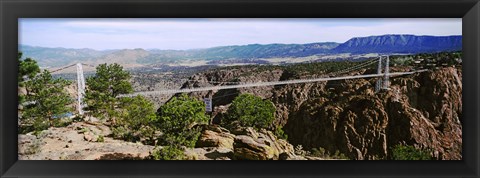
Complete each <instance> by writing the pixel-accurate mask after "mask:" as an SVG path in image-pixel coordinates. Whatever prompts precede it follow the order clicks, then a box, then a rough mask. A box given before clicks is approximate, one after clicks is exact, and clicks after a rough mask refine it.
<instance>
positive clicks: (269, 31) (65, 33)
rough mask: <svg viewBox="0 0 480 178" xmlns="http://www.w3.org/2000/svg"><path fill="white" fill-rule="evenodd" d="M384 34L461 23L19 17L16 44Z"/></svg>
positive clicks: (307, 39)
mask: <svg viewBox="0 0 480 178" xmlns="http://www.w3.org/2000/svg"><path fill="white" fill-rule="evenodd" d="M384 34H414V35H433V36H446V35H461V34H462V19H461V18H446V19H380V18H376V19H59V18H55V19H53V18H22V19H20V20H19V43H20V44H24V45H32V46H42V47H64V48H92V49H97V50H104V49H133V48H144V49H178V50H184V49H196V48H208V47H215V46H227V45H245V44H269V43H285V44H292V43H297V44H302V43H314V42H339V43H343V42H345V41H347V40H348V39H350V38H352V37H364V36H373V35H384Z"/></svg>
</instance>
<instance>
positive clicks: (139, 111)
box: [112, 96, 158, 144]
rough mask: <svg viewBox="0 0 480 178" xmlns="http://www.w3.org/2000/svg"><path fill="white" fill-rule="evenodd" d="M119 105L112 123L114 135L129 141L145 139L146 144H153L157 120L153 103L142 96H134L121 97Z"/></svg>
mask: <svg viewBox="0 0 480 178" xmlns="http://www.w3.org/2000/svg"><path fill="white" fill-rule="evenodd" d="M119 106H120V109H119V115H118V116H119V117H118V118H117V121H116V122H115V124H113V125H112V130H113V135H114V137H116V138H121V139H124V140H126V141H131V142H136V141H139V140H145V142H147V144H153V140H154V139H155V138H156V135H155V129H156V128H155V124H156V122H157V121H158V118H157V116H156V115H155V108H154V105H153V103H152V102H150V101H148V100H147V99H146V98H145V97H143V96H136V97H133V98H122V99H121V104H120V105H119Z"/></svg>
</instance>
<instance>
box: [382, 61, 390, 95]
mask: <svg viewBox="0 0 480 178" xmlns="http://www.w3.org/2000/svg"><path fill="white" fill-rule="evenodd" d="M389 66H390V57H389V56H387V57H386V58H385V72H384V73H383V74H384V75H383V89H384V90H388V87H390V76H389V75H388V74H389V73H390V67H389Z"/></svg>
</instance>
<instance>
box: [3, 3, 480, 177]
mask: <svg viewBox="0 0 480 178" xmlns="http://www.w3.org/2000/svg"><path fill="white" fill-rule="evenodd" d="M40 17H42V18H98V17H103V18H139V17H142V18H145V17H146V18H150V17H157V18H162V17H178V18H183V17H209V18H214V17H223V18H237V17H244V18H270V17H272V18H313V17H318V18H321V17H323V18H327V17H330V18H332V17H335V18H347V17H348V18H378V17H383V18H449V17H452V18H463V27H462V29H463V55H464V57H463V58H464V59H463V63H464V65H463V75H462V76H463V85H464V86H463V102H464V103H463V122H464V123H463V130H462V131H463V134H462V135H463V160H461V161H230V162H226V161H19V160H17V155H18V151H17V104H18V102H17V70H18V68H17V67H16V66H17V60H16V58H17V50H18V49H17V47H18V18H40ZM0 19H1V21H0V22H1V25H0V26H1V31H0V86H1V88H0V159H1V160H0V176H1V177H108V176H111V177H119V176H123V177H134V176H138V177H145V176H155V177H246V176H251V177H357V176H358V177H478V176H479V175H480V173H479V165H480V164H479V159H478V156H479V154H478V153H479V150H480V149H479V137H478V136H479V131H478V130H479V129H480V125H479V122H478V119H479V112H480V111H479V110H480V108H479V107H478V106H479V105H478V103H479V101H480V98H479V95H478V94H479V91H480V90H479V85H480V83H479V74H480V72H479V71H480V65H479V62H478V60H479V59H480V45H479V44H480V35H479V34H480V23H479V22H480V3H479V1H478V0H336V1H334V0H299V1H294V0H196V1H194V0H177V1H174V0H156V1H153V0H140V1H135V0H125V1H120V0H61V1H60V0H36V1H33V0H0Z"/></svg>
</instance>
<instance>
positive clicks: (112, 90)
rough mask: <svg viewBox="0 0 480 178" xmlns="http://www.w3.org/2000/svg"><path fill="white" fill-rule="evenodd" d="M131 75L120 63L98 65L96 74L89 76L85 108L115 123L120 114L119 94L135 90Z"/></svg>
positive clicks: (94, 114) (96, 115)
mask: <svg viewBox="0 0 480 178" xmlns="http://www.w3.org/2000/svg"><path fill="white" fill-rule="evenodd" d="M130 77H131V76H130V73H129V72H127V71H124V70H123V67H122V66H120V65H119V64H110V65H107V64H100V65H99V66H97V68H96V74H95V76H92V77H88V78H87V81H86V85H87V90H86V91H85V100H84V101H85V103H86V104H87V108H85V109H86V110H87V111H90V112H91V114H92V115H93V116H95V117H99V118H101V119H109V120H111V121H113V123H114V122H115V117H119V114H120V113H119V112H118V110H117V107H118V106H119V104H120V100H119V99H118V98H117V96H119V95H120V94H127V93H131V92H132V91H133V88H132V85H131V84H130V82H129V79H130Z"/></svg>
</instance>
